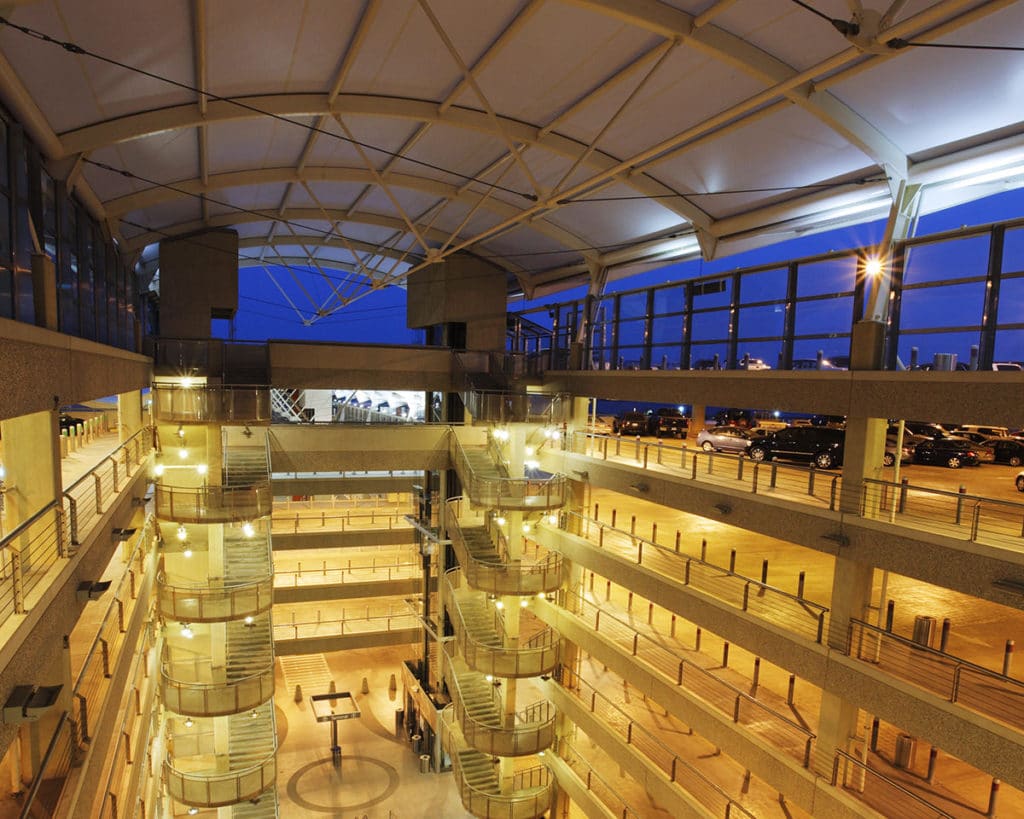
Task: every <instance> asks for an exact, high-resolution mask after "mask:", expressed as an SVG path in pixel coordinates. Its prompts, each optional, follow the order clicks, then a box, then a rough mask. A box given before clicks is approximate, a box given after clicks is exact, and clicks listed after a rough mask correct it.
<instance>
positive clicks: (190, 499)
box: [154, 481, 274, 523]
mask: <svg viewBox="0 0 1024 819" xmlns="http://www.w3.org/2000/svg"><path fill="white" fill-rule="evenodd" d="M154 501H155V504H156V514H157V517H159V518H162V519H164V520H174V521H181V522H185V523H229V522H239V521H251V520H255V519H256V518H261V517H265V516H267V515H269V514H270V513H271V512H272V511H273V508H274V496H273V493H272V490H271V487H270V482H269V481H266V482H263V483H259V484H255V485H252V486H238V487H235V486H207V487H199V488H196V487H180V486H179V487H176V486H168V485H166V484H157V487H156V494H155V496H154Z"/></svg>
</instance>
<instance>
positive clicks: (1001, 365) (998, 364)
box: [992, 361, 1024, 373]
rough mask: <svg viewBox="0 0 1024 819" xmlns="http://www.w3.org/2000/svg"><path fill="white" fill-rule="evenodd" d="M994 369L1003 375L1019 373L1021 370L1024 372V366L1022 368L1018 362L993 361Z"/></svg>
mask: <svg viewBox="0 0 1024 819" xmlns="http://www.w3.org/2000/svg"><path fill="white" fill-rule="evenodd" d="M992 369H993V370H995V371H996V372H1001V373H1019V372H1020V371H1021V370H1024V366H1021V365H1020V364H1018V363H1017V362H1016V361H993V362H992Z"/></svg>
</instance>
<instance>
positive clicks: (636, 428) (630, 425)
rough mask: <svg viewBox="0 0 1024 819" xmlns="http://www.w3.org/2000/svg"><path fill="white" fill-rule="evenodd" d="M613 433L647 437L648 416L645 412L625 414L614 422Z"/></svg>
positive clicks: (617, 417) (617, 416) (616, 417)
mask: <svg viewBox="0 0 1024 819" xmlns="http://www.w3.org/2000/svg"><path fill="white" fill-rule="evenodd" d="M612 432H617V433H619V434H620V435H646V434H647V415H646V413H643V412H635V411H634V412H624V413H622V414H621V415H616V416H615V419H614V420H613V421H612Z"/></svg>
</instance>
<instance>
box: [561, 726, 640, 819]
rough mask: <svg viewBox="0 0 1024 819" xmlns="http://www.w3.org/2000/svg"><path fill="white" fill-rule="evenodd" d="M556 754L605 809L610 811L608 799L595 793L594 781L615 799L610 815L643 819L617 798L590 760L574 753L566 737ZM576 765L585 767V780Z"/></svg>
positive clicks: (573, 748)
mask: <svg viewBox="0 0 1024 819" xmlns="http://www.w3.org/2000/svg"><path fill="white" fill-rule="evenodd" d="M558 752H559V758H560V759H561V760H562V761H563V762H564V763H565V764H566V766H567V767H568V768H569V770H571V771H572V772H573V773H574V774H576V776H577V777H579V778H580V780H581V781H582V782H583V784H584V785H585V786H586V789H587V790H588V791H590V792H591V793H593V794H595V797H596V798H597V799H598V801H600V802H601V803H602V804H603V805H604V806H605V807H606V808H609V810H612V809H611V808H610V807H609V805H608V799H607V798H606V797H605V795H604V794H598V793H597V790H596V789H595V788H594V780H595V779H596V780H597V781H598V783H599V784H600V785H602V786H603V787H602V789H603V791H604V792H605V794H607V795H609V796H611V797H612V798H614V799H615V801H616V803H617V804H616V806H615V809H614V810H612V813H614V815H615V816H618V817H621V819H643V814H642V813H640V812H638V811H636V810H634V809H633V808H632V807H631V806H630V804H629V803H628V802H627V801H626V800H625V799H624V798H623V797H621V796H619V794H618V792H617V791H616V790H615V788H613V787H612V786H611V784H609V782H608V781H607V780H606V779H605V778H604V777H603V776H602V775H601V774H600V772H599V771H598V770H597V768H595V767H594V766H593V765H591V764H590V760H588V759H587V758H586V757H584V756H582V755H581V754H580V753H579V752H577V751H576V748H575V746H574V744H573V743H572V741H571V740H570V739H569V738H568V737H563V738H562V739H561V740H560V741H559V749H558ZM577 765H580V766H582V767H585V769H586V778H583V777H581V776H580V772H579V771H578V770H576V766H577Z"/></svg>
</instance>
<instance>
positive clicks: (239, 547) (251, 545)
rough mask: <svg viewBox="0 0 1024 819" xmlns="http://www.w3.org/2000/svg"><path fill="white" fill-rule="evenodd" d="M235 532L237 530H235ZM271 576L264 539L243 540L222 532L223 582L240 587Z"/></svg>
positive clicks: (230, 532) (232, 533)
mask: <svg viewBox="0 0 1024 819" xmlns="http://www.w3.org/2000/svg"><path fill="white" fill-rule="evenodd" d="M235 531H237V530H235ZM272 574H273V564H272V563H271V559H270V554H269V549H268V548H267V541H266V537H265V536H263V537H253V538H243V537H237V536H235V534H234V532H232V531H231V530H225V532H224V582H225V583H227V584H229V585H233V586H234V585H241V584H244V583H252V582H255V581H257V580H266V579H267V578H269V577H270V576H271V575H272Z"/></svg>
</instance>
